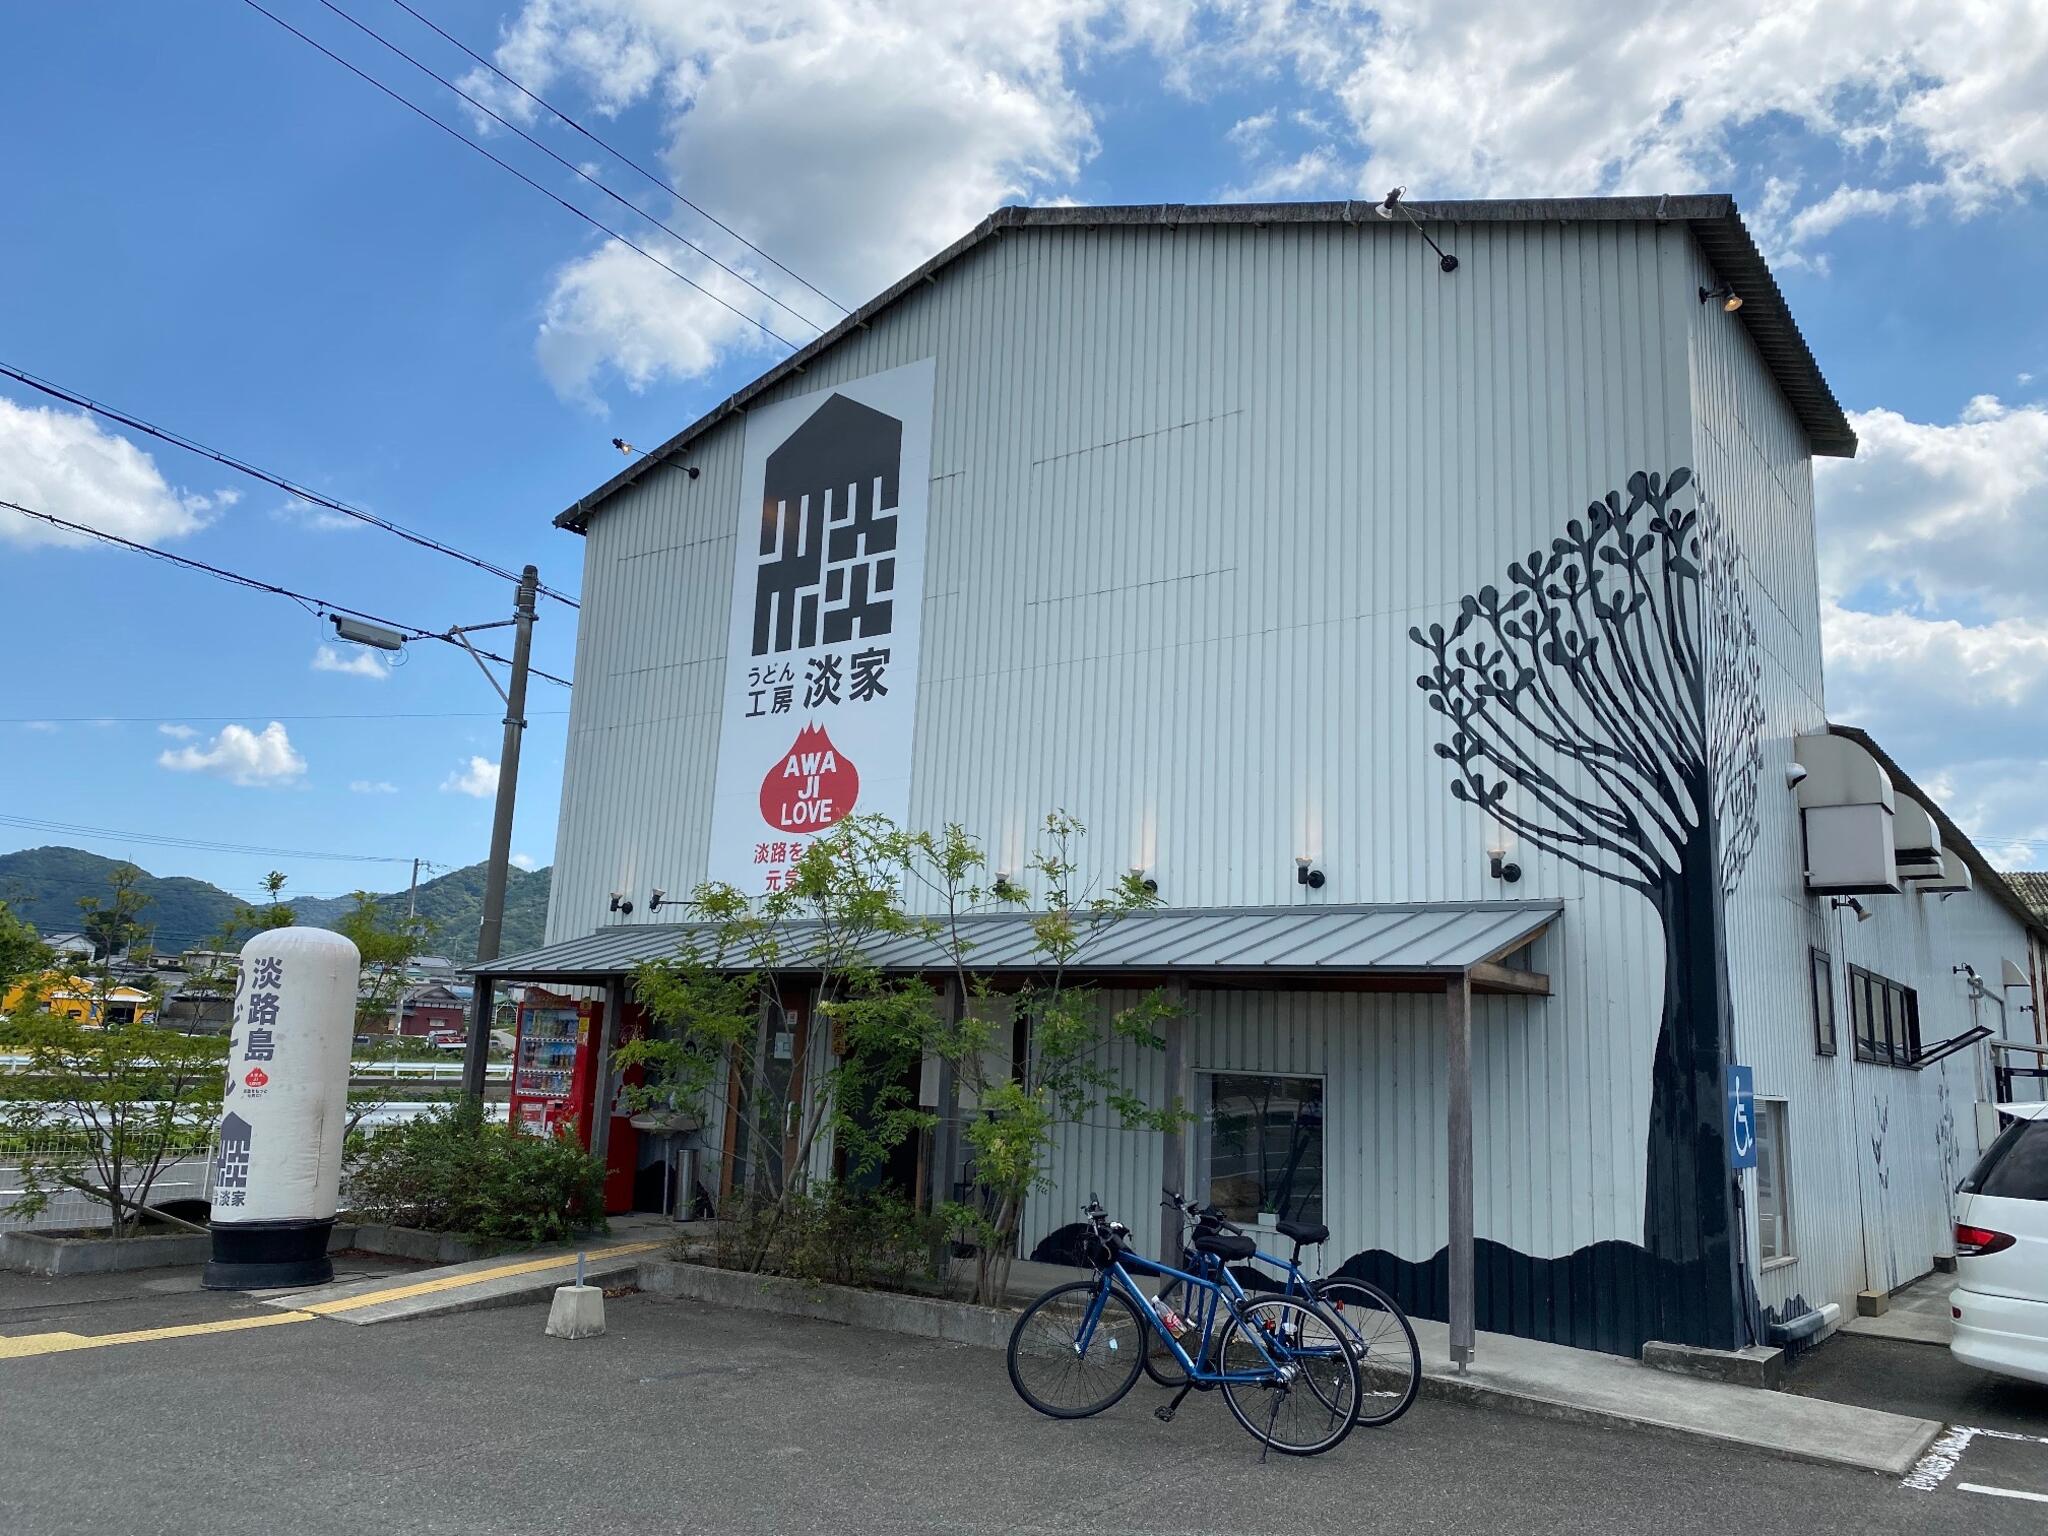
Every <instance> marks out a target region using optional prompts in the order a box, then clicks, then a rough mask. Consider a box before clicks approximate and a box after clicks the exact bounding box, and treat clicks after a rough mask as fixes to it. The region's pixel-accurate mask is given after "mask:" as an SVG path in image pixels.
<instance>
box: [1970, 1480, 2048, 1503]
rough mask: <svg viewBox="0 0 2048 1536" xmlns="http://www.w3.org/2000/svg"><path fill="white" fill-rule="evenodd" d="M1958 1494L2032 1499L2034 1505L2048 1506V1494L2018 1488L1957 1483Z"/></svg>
mask: <svg viewBox="0 0 2048 1536" xmlns="http://www.w3.org/2000/svg"><path fill="white" fill-rule="evenodd" d="M1956 1491H1957V1492H1958V1493H1988V1494H1990V1495H1991V1496H1992V1497H1993V1498H1994V1499H2032V1500H2033V1501H2034V1502H2035V1503H2036V1504H2048V1493H2026V1492H2024V1491H2022V1490H2021V1489H2018V1488H1987V1487H1985V1486H1984V1485H1983V1484H1982V1483H1957V1484H1956Z"/></svg>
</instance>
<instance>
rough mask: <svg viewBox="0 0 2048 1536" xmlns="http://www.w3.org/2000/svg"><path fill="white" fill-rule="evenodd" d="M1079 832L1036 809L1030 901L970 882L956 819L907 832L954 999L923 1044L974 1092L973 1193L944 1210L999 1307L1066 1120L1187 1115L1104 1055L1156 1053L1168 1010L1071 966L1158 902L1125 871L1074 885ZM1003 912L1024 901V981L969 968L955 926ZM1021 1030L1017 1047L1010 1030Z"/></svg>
mask: <svg viewBox="0 0 2048 1536" xmlns="http://www.w3.org/2000/svg"><path fill="white" fill-rule="evenodd" d="M1086 832H1087V828H1085V827H1084V826H1082V824H1081V823H1080V822H1079V821H1078V820H1077V819H1075V818H1074V817H1072V816H1069V815H1067V814H1066V813H1065V812H1062V811H1054V812H1053V813H1052V814H1051V815H1049V816H1047V817H1046V819H1045V826H1044V841H1043V843H1042V844H1041V846H1040V847H1039V849H1038V851H1037V852H1035V853H1034V854H1033V855H1032V856H1031V858H1030V860H1029V861H1028V868H1029V870H1030V871H1031V872H1032V873H1034V874H1036V875H1037V876H1038V877H1039V882H1040V884H1041V885H1042V886H1043V888H1044V898H1043V902H1042V904H1041V905H1039V906H1038V907H1036V908H1032V907H1031V906H1030V900H1029V898H1028V897H1027V896H1026V895H1025V894H1024V892H1023V891H1022V890H1020V889H1019V888H1017V887H1016V886H1014V885H1012V884H1010V883H1009V882H1008V881H1000V882H996V883H994V884H992V885H990V886H988V887H986V888H985V887H983V886H982V884H981V875H982V871H983V870H984V869H985V867H986V864H987V860H986V858H985V856H984V854H983V853H982V850H981V848H980V846H979V845H978V844H976V843H975V841H974V840H973V839H972V838H970V837H969V836H968V835H967V834H966V833H965V832H964V831H963V830H962V829H961V828H959V827H958V826H949V827H948V828H947V829H946V831H945V833H944V834H943V835H942V836H939V837H929V836H925V837H919V838H918V839H916V852H917V855H918V859H917V865H916V868H917V872H918V875H919V877H920V878H921V879H922V880H923V881H924V883H925V884H926V885H927V887H928V888H929V889H930V891H931V892H932V893H933V894H934V895H935V896H936V898H937V900H938V903H939V905H940V907H941V914H940V916H938V917H937V918H935V919H933V920H930V921H929V922H928V923H927V924H926V931H927V932H928V933H929V934H930V936H931V937H932V938H933V939H935V940H936V941H937V943H938V944H939V946H940V948H941V949H942V951H943V952H944V955H945V959H946V963H947V964H948V966H949V967H950V969H951V971H952V973H953V984H954V986H956V987H957V988H958V989H959V995H960V997H961V998H962V1000H963V1006H962V1007H961V1008H960V1009H959V1011H958V1017H957V1018H955V1019H953V1020H951V1021H950V1022H946V1021H941V1022H938V1023H936V1024H935V1026H934V1028H933V1030H932V1034H931V1038H930V1043H931V1045H932V1047H933V1049H935V1050H936V1051H937V1052H938V1053H939V1054H940V1055H941V1056H943V1057H944V1058H945V1059H946V1060H947V1061H949V1062H950V1063H951V1064H952V1066H953V1070H954V1073H955V1076H956V1078H957V1080H958V1082H959V1084H960V1086H961V1088H963V1089H965V1090H967V1091H968V1092H969V1093H971V1094H972V1095H973V1097H974V1100H975V1112H974V1115H973V1117H972V1118H971V1119H969V1120H968V1121H967V1124H966V1126H965V1129H964V1135H965V1138H966V1141H967V1146H968V1149H969V1151H970V1153H971V1157H972V1170H973V1181H974V1198H973V1199H972V1200H970V1201H968V1202H966V1203H956V1204H955V1205H953V1206H952V1207H951V1208H950V1210H949V1215H950V1217H951V1219H952V1221H953V1222H954V1224H955V1226H956V1228H957V1229H959V1230H964V1231H965V1232H967V1233H968V1234H970V1235H971V1237H972V1239H973V1241H974V1244H975V1250H976V1261H975V1283H974V1299H975V1300H976V1301H978V1302H981V1303H982V1304H983V1305H987V1306H996V1305H1000V1304H1001V1302H1002V1301H1003V1299H1004V1297H1005V1295H1006V1293H1007V1290H1008V1286H1009V1278H1010V1266H1011V1264H1012V1263H1013V1262H1015V1259H1016V1247H1017V1230H1018V1226H1019V1224H1020V1223H1021V1221H1022V1220H1023V1215H1024V1202H1025V1201H1026V1200H1027V1199H1028V1198H1029V1197H1030V1195H1031V1194H1032V1193H1033V1192H1034V1191H1036V1190H1041V1189H1045V1188H1048V1187H1050V1185H1051V1183H1052V1155H1053V1152H1054V1150H1055V1148H1056V1146H1057V1144H1058V1141H1059V1138H1060V1136H1061V1134H1062V1132H1063V1131H1064V1130H1065V1129H1066V1128H1067V1127H1069V1126H1073V1125H1078V1124H1080V1123H1081V1122H1083V1121H1084V1120H1086V1119H1088V1118H1089V1117H1090V1116H1092V1115H1095V1114H1097V1113H1099V1112H1101V1111H1103V1110H1107V1111H1109V1112H1110V1113H1112V1114H1114V1115H1115V1116H1116V1117H1117V1119H1118V1122H1119V1123H1120V1124H1121V1125H1122V1126H1123V1127H1124V1128H1125V1129H1126V1130H1157V1131H1168V1130H1172V1129H1174V1128H1175V1127H1177V1126H1178V1125H1180V1124H1181V1123H1182V1122H1183V1121H1184V1120H1185V1119H1186V1118H1187V1113H1186V1107H1185V1106H1184V1105H1183V1104H1182V1103H1181V1102H1180V1100H1179V1099H1178V1098H1177V1097H1176V1098H1175V1099H1173V1101H1172V1102H1170V1103H1168V1104H1164V1105H1152V1104H1148V1103H1147V1102H1146V1101H1145V1100H1144V1099H1143V1098H1142V1097H1141V1096H1140V1095H1139V1094H1137V1093H1136V1092H1135V1091H1133V1089H1132V1087H1131V1085H1130V1084H1129V1083H1127V1082H1125V1081H1124V1080H1123V1079H1122V1078H1121V1077H1120V1076H1118V1074H1117V1071H1116V1069H1115V1067H1114V1066H1112V1065H1111V1064H1110V1063H1109V1062H1108V1061H1106V1060H1105V1059H1104V1058H1105V1055H1106V1054H1107V1052H1108V1051H1109V1049H1110V1048H1111V1047H1112V1046H1113V1045H1116V1044H1118V1043H1129V1044H1135V1045H1137V1046H1139V1047H1141V1048H1144V1049H1150V1050H1157V1049H1160V1048H1163V1047H1164V1045H1165V1043H1166V1042H1165V1039H1164V1038H1163V1036H1162V1035H1161V1034H1160V1029H1161V1027H1162V1026H1163V1025H1164V1023H1165V1021H1166V1020H1167V1019H1168V1018H1170V1017H1171V1016H1172V1015H1173V1014H1174V1012H1175V1011H1176V1005H1175V1004H1174V1003H1173V1002H1172V1001H1171V1000H1170V999H1169V998H1168V997H1167V996H1166V994H1165V993H1164V992H1163V991H1160V990H1159V989H1157V988H1154V989H1152V990H1150V991H1147V992H1145V993H1143V994H1142V995H1140V996H1139V997H1138V998H1137V999H1136V1000H1134V1001H1132V1002H1130V1003H1128V1004H1125V1005H1123V1006H1120V1007H1114V1006H1111V1005H1110V1003H1109V1001H1108V1000H1107V999H1106V998H1104V997H1103V995H1102V994H1101V992H1100V991H1099V990H1098V989H1097V988H1095V987H1092V986H1088V985H1084V984H1080V983H1077V982H1076V981H1075V980H1074V979H1073V977H1072V975H1071V972H1072V971H1073V970H1074V969H1075V968H1076V967H1077V966H1079V965H1081V964H1082V963H1084V962H1085V961H1086V959H1087V956H1088V954H1089V952H1090V951H1091V950H1092V949H1094V947H1095V946H1096V945H1097V944H1099V943H1100V942H1101V941H1102V940H1103V939H1104V938H1105V937H1107V935H1108V933H1109V931H1110V930H1111V929H1112V928H1113V927H1114V926H1115V925H1116V924H1117V923H1118V922H1120V921H1121V920H1122V919H1124V918H1125V917H1128V916H1129V915H1130V914H1132V913H1133V912H1137V911H1140V910H1143V909H1144V908H1147V907H1151V906H1155V905H1157V903H1158V897H1157V896H1156V895H1155V894H1153V893H1152V892H1151V891H1148V890H1147V889H1146V888H1145V886H1144V884H1143V881H1142V879H1141V878H1140V876H1138V875H1137V874H1133V873H1127V874H1124V875H1122V876H1120V877H1119V878H1118V879H1117V880H1116V881H1115V882H1114V883H1113V884H1112V885H1111V886H1110V887H1109V888H1108V890H1107V891H1106V892H1104V893H1101V894H1093V893H1091V892H1090V891H1089V890H1088V889H1087V888H1085V887H1084V886H1083V885H1082V884H1081V880H1082V871H1081V866H1080V864H1079V861H1078V860H1077V858H1076V855H1075V846H1076V844H1077V843H1078V842H1079V840H1080V839H1081V838H1082V837H1083V836H1084V835H1085V834H1086ZM1004 907H1009V908H1021V909H1026V910H1030V912H1031V919H1030V924H1031V938H1032V950H1033V953H1034V956H1035V959H1036V966H1035V968H1034V970H1033V972H1032V974H1031V976H1030V978H1029V979H1027V980H1026V981H1024V982H1023V983H1022V984H1021V985H1020V986H1017V987H1016V988H1015V989H1014V990H1012V991H1009V992H999V991H998V990H997V989H996V988H995V986H994V984H993V983H992V982H991V980H990V978H989V977H988V976H986V975H984V974H982V973H979V972H977V971H976V970H975V968H974V951H975V947H976V946H975V941H974V938H973V933H972V925H970V924H968V923H966V922H964V921H963V919H965V918H967V917H968V916H970V915H972V914H973V913H974V912H976V911H986V910H997V909H1001V908H1004ZM1020 1026H1021V1027H1022V1029H1023V1030H1024V1033H1025V1037H1024V1040H1023V1042H1022V1048H1021V1049H1019V1048H1017V1042H1015V1040H1014V1036H1013V1031H1014V1030H1016V1029H1017V1028H1019V1027H1020Z"/></svg>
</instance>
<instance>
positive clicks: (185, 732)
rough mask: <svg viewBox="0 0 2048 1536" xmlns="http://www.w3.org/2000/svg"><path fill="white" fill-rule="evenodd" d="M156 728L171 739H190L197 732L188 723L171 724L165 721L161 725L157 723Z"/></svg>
mask: <svg viewBox="0 0 2048 1536" xmlns="http://www.w3.org/2000/svg"><path fill="white" fill-rule="evenodd" d="M157 730H158V731H159V732H160V733H161V734H163V735H165V736H168V737H170V738H171V740H173V741H190V740H191V739H192V738H193V737H194V736H197V735H198V734H199V733H198V732H197V731H196V730H194V729H193V728H192V727H191V726H189V725H172V724H169V723H168V722H166V723H165V724H163V725H159V726H158V727H157Z"/></svg>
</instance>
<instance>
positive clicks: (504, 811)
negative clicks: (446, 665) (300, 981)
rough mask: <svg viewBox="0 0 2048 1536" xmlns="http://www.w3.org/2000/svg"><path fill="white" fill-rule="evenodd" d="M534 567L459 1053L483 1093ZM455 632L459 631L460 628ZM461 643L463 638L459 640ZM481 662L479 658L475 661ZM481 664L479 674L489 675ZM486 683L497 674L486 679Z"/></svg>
mask: <svg viewBox="0 0 2048 1536" xmlns="http://www.w3.org/2000/svg"><path fill="white" fill-rule="evenodd" d="M539 586H540V572H539V571H538V570H536V569H535V568H534V567H533V566H530V565H529V566H528V567H526V569H525V570H523V571H521V572H520V573H519V595H518V597H517V599H516V600H515V602H514V605H513V611H512V624H513V639H512V676H511V678H510V680H509V681H508V683H507V686H506V687H505V688H504V690H502V691H503V693H504V697H505V744H504V748H503V750H502V751H501V752H500V753H499V756H498V806H497V812H496V814H495V815H494V816H493V817H492V819H491V857H490V862H489V863H488V864H487V865H485V866H484V916H483V922H482V924H481V926H479V928H478V929H477V935H476V965H475V966H474V967H473V968H472V975H473V977H474V985H473V986H472V987H471V989H470V991H471V997H470V1014H469V1040H468V1042H467V1046H466V1049H465V1050H464V1051H463V1054H462V1091H463V1093H464V1094H465V1095H467V1096H468V1097H470V1098H473V1099H481V1098H482V1097H483V1096H484V1064H485V1062H486V1061H487V1060H488V1059H489V1057H490V1050H491V1016H492V1013H493V1011H494V1009H493V1006H492V1005H493V1002H494V994H495V992H496V990H497V989H496V988H495V987H494V986H493V985H492V984H491V981H490V978H489V976H488V974H487V973H486V970H485V968H486V967H487V966H488V965H489V964H490V962H491V961H493V960H495V959H497V958H498V939H499V935H500V932H501V931H502V929H503V928H504V925H505V876H506V870H507V869H508V867H509V866H510V864H511V862H512V808H513V802H514V801H515V800H516V799H517V798H518V793H519V741H520V738H521V736H522V735H524V733H525V731H526V671H527V658H528V657H529V656H530V655H531V654H532V652H533V619H534V611H533V608H534V594H535V592H536V590H537V589H538V588H539ZM455 633H456V634H457V635H458V636H459V635H460V634H461V631H459V630H457V631H455ZM463 643H464V644H465V645H467V644H468V642H467V641H466V640H465V641H464V642H463ZM472 654H474V653H472ZM477 665H478V666H482V665H483V663H482V661H481V660H479V661H478V663H477ZM489 675H490V673H489V669H488V668H486V669H485V676H489ZM491 682H492V686H493V687H495V686H496V685H497V679H496V678H492V679H491Z"/></svg>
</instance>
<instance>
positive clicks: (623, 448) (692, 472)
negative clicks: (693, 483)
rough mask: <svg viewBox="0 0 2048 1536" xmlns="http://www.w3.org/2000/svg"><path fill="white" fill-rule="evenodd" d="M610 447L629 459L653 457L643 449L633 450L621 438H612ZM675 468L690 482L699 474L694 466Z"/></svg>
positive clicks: (683, 465)
mask: <svg viewBox="0 0 2048 1536" xmlns="http://www.w3.org/2000/svg"><path fill="white" fill-rule="evenodd" d="M612 446H613V447H614V448H616V449H618V450H619V452H621V453H623V454H624V455H625V456H626V457H627V458H629V459H651V458H653V457H654V455H653V454H651V453H649V452H647V451H646V450H645V449H644V448H635V447H634V446H633V445H632V444H631V443H629V442H627V441H626V440H625V439H624V438H623V437H615V438H613V439H612ZM675 467H676V468H677V469H680V470H681V471H682V472H683V473H684V474H686V475H688V476H689V477H690V478H691V479H692V480H694V479H696V478H697V476H698V475H699V474H700V473H701V471H700V470H699V469H698V468H697V466H696V465H694V464H678V465H676V466H675Z"/></svg>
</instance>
